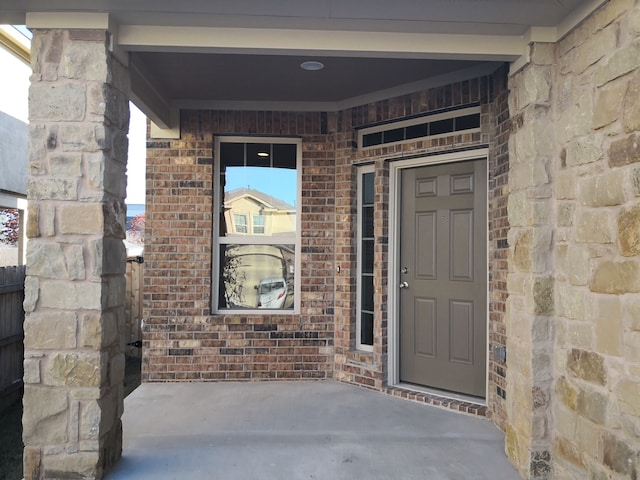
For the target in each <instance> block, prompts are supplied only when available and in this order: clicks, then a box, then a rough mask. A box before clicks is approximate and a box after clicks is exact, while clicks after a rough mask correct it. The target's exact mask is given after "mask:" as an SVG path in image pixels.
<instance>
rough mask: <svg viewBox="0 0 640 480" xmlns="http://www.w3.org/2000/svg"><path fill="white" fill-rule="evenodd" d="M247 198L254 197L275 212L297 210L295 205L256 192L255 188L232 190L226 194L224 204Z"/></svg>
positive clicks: (258, 191)
mask: <svg viewBox="0 0 640 480" xmlns="http://www.w3.org/2000/svg"><path fill="white" fill-rule="evenodd" d="M245 196H250V197H254V198H255V199H256V200H258V201H259V202H261V203H263V204H264V205H265V206H267V207H270V208H273V209H275V210H295V207H294V206H293V205H290V204H288V203H287V202H284V201H282V200H280V199H278V198H276V197H273V196H271V195H268V194H266V193H264V192H261V191H260V190H255V189H253V188H247V187H241V188H236V189H234V190H231V191H229V192H225V194H224V203H225V205H226V204H227V203H229V202H232V201H234V200H236V199H238V198H242V197H245Z"/></svg>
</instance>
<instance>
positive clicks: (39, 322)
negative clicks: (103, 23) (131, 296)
mask: <svg viewBox="0 0 640 480" xmlns="http://www.w3.org/2000/svg"><path fill="white" fill-rule="evenodd" d="M107 44H108V33H107V32H106V31H104V30H36V31H34V37H33V42H32V51H31V55H32V67H33V76H32V78H31V81H32V84H31V89H30V93H29V97H30V98H29V117H30V125H29V186H28V199H29V218H28V225H27V234H28V237H29V242H28V247H27V279H26V286H25V290H26V291H25V302H24V306H25V311H26V314H27V316H26V320H25V340H24V343H25V373H24V383H25V390H24V417H23V438H24V443H25V450H24V476H25V479H26V480H35V479H43V478H47V479H54V478H60V479H62V478H64V479H67V478H102V477H103V475H104V474H105V472H106V471H107V470H108V469H109V468H110V467H111V466H112V465H113V464H114V463H115V462H116V461H117V460H118V459H119V458H120V454H121V449H122V427H121V422H120V416H121V414H122V409H123V402H122V399H123V381H122V380H123V374H124V354H123V353H122V352H123V351H124V348H123V347H124V345H123V342H124V336H123V335H122V332H123V326H124V304H125V298H124V292H125V278H124V270H125V250H124V246H123V243H122V239H123V238H124V219H125V205H124V197H125V189H126V188H125V187H126V176H125V169H126V160H127V131H128V123H129V107H128V98H127V95H126V93H124V92H127V90H128V73H127V71H126V70H125V69H124V68H123V67H122V66H121V65H120V64H119V63H117V61H115V60H114V58H113V57H112V56H111V54H110V53H109V52H108V48H107Z"/></svg>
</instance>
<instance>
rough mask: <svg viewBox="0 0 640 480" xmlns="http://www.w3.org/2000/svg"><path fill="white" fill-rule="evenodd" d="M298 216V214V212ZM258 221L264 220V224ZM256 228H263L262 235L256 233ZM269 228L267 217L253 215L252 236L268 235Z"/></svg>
mask: <svg viewBox="0 0 640 480" xmlns="http://www.w3.org/2000/svg"><path fill="white" fill-rule="evenodd" d="M296 214H297V212H296ZM256 220H262V223H260V222H256ZM256 227H261V228H262V233H258V232H256ZM266 228H267V217H266V215H252V216H251V234H252V235H264V234H265V233H266V231H267V230H266Z"/></svg>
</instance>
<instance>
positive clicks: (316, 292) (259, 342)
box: [143, 111, 335, 381]
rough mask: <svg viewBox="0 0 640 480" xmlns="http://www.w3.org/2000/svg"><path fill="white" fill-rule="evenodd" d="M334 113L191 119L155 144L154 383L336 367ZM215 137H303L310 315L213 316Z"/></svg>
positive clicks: (151, 246)
mask: <svg viewBox="0 0 640 480" xmlns="http://www.w3.org/2000/svg"><path fill="white" fill-rule="evenodd" d="M327 118H328V116H327V115H326V114H320V113H310V114H303V113H286V112H211V111H188V112H183V114H182V125H181V130H182V132H183V134H182V137H181V138H180V139H179V140H160V141H151V142H149V144H148V145H147V148H148V150H147V152H148V153H147V156H148V158H147V196H148V197H147V210H146V211H147V213H146V215H147V227H146V228H147V232H146V245H145V273H146V275H145V293H144V304H145V335H144V344H145V350H144V352H145V353H144V358H143V378H144V380H145V381H170V380H237V379H293V378H298V379H300V378H327V377H331V375H332V366H333V336H334V335H333V295H334V285H333V256H334V252H333V243H334V224H335V218H334V216H335V212H334V195H333V190H334V179H335V161H334V152H333V144H334V142H333V135H328V133H327V132H328V130H327V128H328V127H327ZM213 132H217V133H220V134H224V133H234V134H261V135H292V136H302V138H303V159H302V191H303V194H302V203H301V205H300V211H301V213H302V241H301V251H300V252H299V254H300V255H301V259H302V269H301V270H302V272H303V273H302V275H303V279H302V289H301V298H300V305H301V312H300V314H299V315H269V314H266V315H211V314H210V312H211V271H212V270H211V267H212V265H211V264H212V241H213V238H212V229H213V224H212V219H213V213H212V198H213V197H212V195H213V194H214V191H213V189H212V187H213V142H214V136H213Z"/></svg>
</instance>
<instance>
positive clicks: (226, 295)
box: [212, 137, 301, 312]
mask: <svg viewBox="0 0 640 480" xmlns="http://www.w3.org/2000/svg"><path fill="white" fill-rule="evenodd" d="M300 152H301V143H300V141H299V140H297V139H290V138H289V139H285V138H277V139H270V138H257V137H251V138H241V137H222V138H220V139H218V140H217V142H216V158H217V159H219V161H217V162H216V185H218V186H219V188H217V189H214V190H216V191H218V192H220V193H219V194H218V195H216V198H215V200H214V202H215V205H214V209H215V211H216V212H218V214H217V218H218V226H217V231H218V235H217V248H216V253H217V258H216V261H215V262H214V271H213V276H214V281H213V282H212V283H213V284H214V292H216V294H215V295H214V298H215V299H216V302H215V303H216V304H215V305H214V310H216V311H221V312H227V311H230V310H231V311H234V310H243V311H246V310H255V311H264V310H284V311H297V297H298V295H297V293H296V292H298V291H299V287H298V281H297V278H296V275H295V274H296V271H298V262H299V258H298V252H299V235H298V232H299V228H298V221H299V219H298V214H297V213H298V212H297V208H298V207H297V205H298V203H299V202H298V197H299V191H298V190H299V169H298V163H299V160H298V159H299V158H300Z"/></svg>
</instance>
